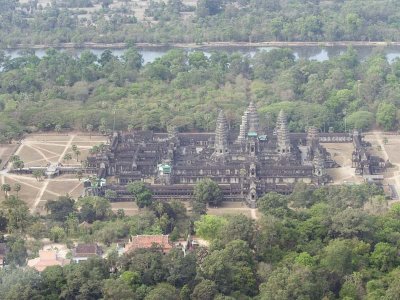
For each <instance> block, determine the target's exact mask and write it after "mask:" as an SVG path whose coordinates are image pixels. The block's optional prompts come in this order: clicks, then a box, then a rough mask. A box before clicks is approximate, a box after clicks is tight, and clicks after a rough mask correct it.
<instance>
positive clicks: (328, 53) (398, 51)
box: [5, 45, 400, 63]
mask: <svg viewBox="0 0 400 300" xmlns="http://www.w3.org/2000/svg"><path fill="white" fill-rule="evenodd" d="M175 48H179V49H184V50H185V51H188V52H191V51H195V50H200V51H204V52H206V53H211V52H213V51H227V52H230V53H233V52H240V53H243V54H249V55H250V56H254V54H255V53H257V52H258V51H262V50H266V51H270V50H271V49H274V48H284V47H274V46H268V47H262V46H257V47H252V46H246V47H244V46H218V47H216V46H214V47H213V46H196V47H190V46H188V47H173V46H171V47H169V46H151V47H145V46H140V47H139V46H138V49H139V52H140V53H141V54H142V56H143V60H144V63H148V62H153V61H154V60H155V59H156V58H158V57H161V56H163V55H164V54H165V53H166V52H167V51H169V50H171V49H175ZM287 48H290V49H293V52H294V54H295V56H296V58H297V59H309V60H316V61H326V60H329V59H332V58H334V57H336V56H338V55H340V54H342V53H344V52H345V51H346V49H347V47H346V46H337V45H335V46H329V47H323V46H288V47H287ZM58 49H60V50H61V51H66V52H69V53H72V54H73V55H79V54H80V53H81V52H82V51H84V50H87V49H88V50H90V51H92V52H93V53H94V54H96V55H100V54H101V53H102V52H103V51H104V50H106V49H110V50H111V51H112V52H113V54H114V55H117V56H121V55H122V54H123V53H124V51H125V49H124V48H120V47H106V48H101V47H87V48H62V47H61V48H58ZM354 49H356V51H357V53H358V54H359V57H360V59H361V60H365V59H366V58H368V57H369V56H370V55H372V54H374V53H375V52H376V51H378V50H382V51H383V52H384V53H385V55H386V57H387V59H388V61H389V62H393V61H394V60H395V59H396V58H399V57H400V45H394V46H354ZM23 50H24V49H22V48H21V49H13V50H5V52H6V54H8V55H10V56H11V57H17V56H19V55H20V52H21V51H23ZM32 50H33V51H35V54H36V55H37V56H38V57H43V56H44V55H45V53H46V49H45V48H36V49H32Z"/></svg>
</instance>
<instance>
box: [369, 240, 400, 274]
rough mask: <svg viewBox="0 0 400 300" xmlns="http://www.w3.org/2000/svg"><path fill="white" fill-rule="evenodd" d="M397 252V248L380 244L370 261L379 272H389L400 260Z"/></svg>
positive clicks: (376, 246) (377, 245)
mask: <svg viewBox="0 0 400 300" xmlns="http://www.w3.org/2000/svg"><path fill="white" fill-rule="evenodd" d="M397 252H398V251H397V248H396V247H394V246H392V245H390V244H388V243H383V242H380V243H378V244H376V245H375V249H374V251H373V252H372V253H371V258H370V260H371V262H372V264H373V265H375V266H376V267H377V268H378V269H379V270H381V271H383V272H387V271H390V270H391V269H393V268H394V267H395V266H396V265H397V264H398V262H399V259H398V258H397Z"/></svg>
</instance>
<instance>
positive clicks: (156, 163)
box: [88, 103, 353, 207]
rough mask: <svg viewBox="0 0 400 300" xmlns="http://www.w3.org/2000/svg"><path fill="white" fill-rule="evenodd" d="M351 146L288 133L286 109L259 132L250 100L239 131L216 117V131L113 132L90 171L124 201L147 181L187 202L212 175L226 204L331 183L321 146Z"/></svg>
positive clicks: (162, 194)
mask: <svg viewBox="0 0 400 300" xmlns="http://www.w3.org/2000/svg"><path fill="white" fill-rule="evenodd" d="M323 141H325V142H352V141H353V137H352V135H349V134H343V133H338V134H335V133H331V134H329V133H324V134H322V133H319V132H318V131H317V129H316V128H313V127H310V128H309V129H308V132H307V133H289V130H288V126H287V120H286V116H285V113H284V112H283V111H281V112H280V113H279V116H278V118H277V122H276V127H275V128H274V129H271V130H270V129H262V128H261V127H260V124H259V116H258V113H257V110H256V107H255V106H254V104H253V103H250V105H249V107H248V108H247V110H246V111H245V113H244V115H243V116H242V119H241V124H240V130H239V133H236V135H235V133H234V132H233V131H231V130H229V128H228V124H227V121H226V119H225V116H224V113H223V111H220V112H219V115H218V119H217V125H216V130H215V132H214V133H179V132H177V131H176V130H175V129H170V130H169V132H168V133H155V132H152V131H136V132H133V133H114V135H113V136H112V138H111V141H110V145H109V147H107V148H106V149H105V150H104V151H103V152H101V153H98V154H96V155H93V156H91V157H89V158H88V168H92V169H93V170H94V169H95V170H97V173H98V176H99V177H101V178H107V188H109V189H113V190H116V191H117V192H118V194H119V195H121V196H122V197H123V196H124V195H126V196H127V192H126V190H125V187H124V186H125V185H126V184H127V183H129V182H131V181H136V180H142V181H144V182H145V183H147V184H148V186H149V187H150V188H151V190H152V191H153V195H154V197H155V198H157V199H172V198H173V199H189V198H190V197H191V196H192V193H193V188H194V186H195V184H196V183H197V182H199V181H200V180H202V179H204V178H211V179H212V180H214V181H215V182H217V183H218V184H219V186H220V187H221V189H222V191H223V193H224V196H225V199H227V200H235V201H246V202H247V203H248V205H249V206H251V207H255V206H256V201H257V197H259V196H261V195H263V194H265V193H267V192H270V191H276V192H279V193H285V194H287V193H290V192H291V191H292V190H293V187H294V185H295V184H296V182H299V181H302V182H305V183H307V184H312V185H315V186H319V185H324V184H326V183H327V182H329V180H330V179H329V176H328V175H327V174H326V168H330V167H333V166H334V165H335V162H334V161H333V160H332V159H331V156H330V154H329V153H328V152H327V151H326V149H325V148H324V147H323V146H322V145H321V142H323Z"/></svg>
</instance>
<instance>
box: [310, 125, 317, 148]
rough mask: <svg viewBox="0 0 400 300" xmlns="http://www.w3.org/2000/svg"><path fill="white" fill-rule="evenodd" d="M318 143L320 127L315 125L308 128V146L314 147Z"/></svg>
mask: <svg viewBox="0 0 400 300" xmlns="http://www.w3.org/2000/svg"><path fill="white" fill-rule="evenodd" d="M318 143H319V139H318V129H317V128H316V127H314V126H311V127H309V128H308V130H307V146H308V147H311V148H314V147H315V146H316V145H318Z"/></svg>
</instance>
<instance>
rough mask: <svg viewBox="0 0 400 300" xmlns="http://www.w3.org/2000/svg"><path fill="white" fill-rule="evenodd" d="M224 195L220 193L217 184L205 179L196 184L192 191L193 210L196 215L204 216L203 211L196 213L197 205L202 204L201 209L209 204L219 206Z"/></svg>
mask: <svg viewBox="0 0 400 300" xmlns="http://www.w3.org/2000/svg"><path fill="white" fill-rule="evenodd" d="M223 197H224V195H223V193H222V191H221V188H220V187H219V186H218V184H217V183H216V182H215V181H213V180H211V179H209V178H207V179H204V180H202V181H200V182H199V183H197V184H196V186H195V188H194V191H193V198H194V199H193V203H192V205H193V210H194V212H196V213H199V214H204V213H205V212H204V209H202V210H199V211H197V204H202V205H203V208H204V205H206V204H210V205H214V206H219V205H220V204H221V203H222V201H223V199H224V198H223Z"/></svg>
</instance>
